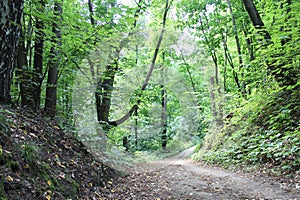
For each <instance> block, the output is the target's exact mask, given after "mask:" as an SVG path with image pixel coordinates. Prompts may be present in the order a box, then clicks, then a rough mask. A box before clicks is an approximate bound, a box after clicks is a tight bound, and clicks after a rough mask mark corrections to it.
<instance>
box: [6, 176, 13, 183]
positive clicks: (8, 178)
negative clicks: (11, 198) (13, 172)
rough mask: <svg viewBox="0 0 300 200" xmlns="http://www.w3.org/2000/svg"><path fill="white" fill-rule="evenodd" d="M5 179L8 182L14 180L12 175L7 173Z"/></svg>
mask: <svg viewBox="0 0 300 200" xmlns="http://www.w3.org/2000/svg"><path fill="white" fill-rule="evenodd" d="M5 180H7V181H9V182H12V181H14V179H13V177H11V176H10V175H8V176H7V177H6V178H5Z"/></svg>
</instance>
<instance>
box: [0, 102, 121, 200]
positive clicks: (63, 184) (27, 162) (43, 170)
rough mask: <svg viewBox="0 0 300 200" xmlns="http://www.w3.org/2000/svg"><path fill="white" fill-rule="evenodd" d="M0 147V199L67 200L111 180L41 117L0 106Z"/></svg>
mask: <svg viewBox="0 0 300 200" xmlns="http://www.w3.org/2000/svg"><path fill="white" fill-rule="evenodd" d="M0 145H1V146H0V172H1V181H0V199H20V196H22V199H65V198H66V197H68V198H71V199H73V198H75V197H78V196H85V195H87V194H88V193H89V192H90V191H88V189H87V188H91V187H94V186H103V184H104V183H105V182H107V181H108V180H109V179H110V178H111V177H113V176H115V175H117V172H116V171H115V170H113V169H111V168H109V167H108V166H106V165H104V164H102V163H101V161H99V160H97V159H95V158H94V157H93V156H92V155H91V154H90V153H89V152H88V150H87V149H86V148H85V146H84V145H83V144H82V143H81V142H80V141H79V140H77V139H76V137H74V136H72V135H70V134H69V133H67V132H64V130H62V129H61V128H60V127H59V126H58V125H57V122H56V121H53V120H46V119H45V118H43V117H42V116H41V114H36V113H28V112H25V111H20V110H16V109H5V108H3V107H1V108H0Z"/></svg>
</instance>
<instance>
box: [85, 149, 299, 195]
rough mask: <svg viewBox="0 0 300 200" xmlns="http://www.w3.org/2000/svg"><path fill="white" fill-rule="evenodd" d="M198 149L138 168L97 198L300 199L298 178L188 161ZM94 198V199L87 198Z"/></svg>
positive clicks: (99, 189) (140, 165) (115, 182)
mask: <svg viewBox="0 0 300 200" xmlns="http://www.w3.org/2000/svg"><path fill="white" fill-rule="evenodd" d="M194 148H195V147H191V148H189V149H187V150H185V151H183V152H181V153H180V154H178V155H176V156H174V157H171V158H167V159H163V160H160V161H155V162H150V163H140V164H137V165H135V166H134V167H133V168H132V170H131V173H130V174H129V175H128V176H125V177H121V178H118V179H115V180H112V181H110V182H108V183H107V185H106V186H105V187H104V188H95V192H94V195H93V198H94V199H214V200H216V199H300V188H299V186H300V185H299V184H300V182H299V181H300V180H299V176H298V177H294V179H293V180H292V181H291V179H290V178H286V179H285V178H284V177H269V176H268V175H266V174H255V173H253V172H252V173H245V172H232V171H228V170H225V169H221V168H217V167H211V166H206V165H205V164H201V163H198V162H194V161H192V160H191V159H189V155H190V154H191V153H192V152H193V150H194ZM86 199H91V196H90V197H88V198H86Z"/></svg>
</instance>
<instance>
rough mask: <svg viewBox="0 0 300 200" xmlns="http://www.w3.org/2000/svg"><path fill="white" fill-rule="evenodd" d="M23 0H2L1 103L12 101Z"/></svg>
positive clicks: (0, 18)
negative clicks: (12, 84)
mask: <svg viewBox="0 0 300 200" xmlns="http://www.w3.org/2000/svg"><path fill="white" fill-rule="evenodd" d="M22 14H23V1H22V0H2V1H0V56H1V57H0V103H3V104H7V103H11V95H10V85H11V80H12V74H13V70H14V66H15V65H16V54H17V49H18V44H19V38H20V24H21V18H22Z"/></svg>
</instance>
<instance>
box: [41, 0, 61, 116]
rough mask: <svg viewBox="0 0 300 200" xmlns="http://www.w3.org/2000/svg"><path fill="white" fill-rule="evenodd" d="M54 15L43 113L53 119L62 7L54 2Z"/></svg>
mask: <svg viewBox="0 0 300 200" xmlns="http://www.w3.org/2000/svg"><path fill="white" fill-rule="evenodd" d="M54 15H55V19H54V20H55V22H54V23H53V27H52V32H53V33H54V36H53V37H52V43H53V44H52V47H51V49H50V56H51V58H50V62H49V69H48V80H47V88H46V100H45V113H46V115H47V116H49V117H55V115H56V100H57V97H56V95H57V75H58V66H59V62H60V60H59V57H60V49H59V48H60V46H61V31H60V27H59V26H60V25H59V23H58V22H59V21H61V15H62V5H61V3H60V2H58V1H56V2H55V4H54Z"/></svg>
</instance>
